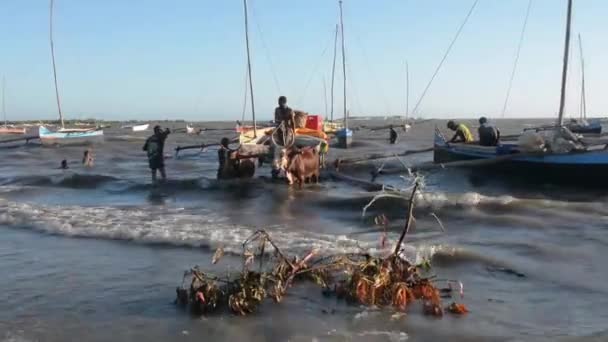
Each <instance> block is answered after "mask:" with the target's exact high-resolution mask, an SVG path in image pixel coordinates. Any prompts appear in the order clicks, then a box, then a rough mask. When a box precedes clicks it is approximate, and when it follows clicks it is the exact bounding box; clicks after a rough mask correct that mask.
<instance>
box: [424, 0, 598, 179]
mask: <svg viewBox="0 0 608 342" xmlns="http://www.w3.org/2000/svg"><path fill="white" fill-rule="evenodd" d="M571 11H572V0H568V22H567V28H566V47H565V52H564V54H565V57H564V68H563V72H562V94H561V102H560V112H559V119H558V122H557V125H556V126H554V127H549V128H536V129H535V130H536V131H540V130H543V129H544V130H546V131H548V132H549V131H551V132H552V133H553V134H559V132H560V130H562V131H563V130H565V131H566V133H567V131H568V130H567V126H564V125H563V123H562V120H563V109H564V98H565V88H566V87H565V84H566V73H567V65H568V59H567V57H568V48H569V37H570V18H571ZM578 143H580V145H581V148H577V149H573V150H571V151H570V152H565V153H559V152H544V151H542V150H541V151H542V152H533V153H529V152H526V148H525V147H522V146H520V144H518V143H505V142H503V143H501V144H499V146H479V145H476V144H474V143H466V144H465V143H449V142H448V141H447V139H446V138H445V137H444V136H443V135H442V134H441V132H440V131H439V129H437V128H436V129H435V136H434V155H433V161H434V162H435V163H440V164H445V165H446V166H448V165H449V163H450V162H457V163H453V165H454V164H459V166H460V167H463V166H468V167H471V168H473V167H474V168H475V170H479V171H483V172H485V171H489V172H491V174H492V175H501V176H503V178H507V177H508V178H512V179H513V178H517V177H521V179H526V180H538V181H541V182H546V183H554V184H576V185H592V186H598V185H603V186H608V177H606V175H608V150H606V149H605V147H606V146H608V139H601V138H598V139H592V138H587V139H585V138H578ZM462 161H471V162H470V163H463V162H462Z"/></svg>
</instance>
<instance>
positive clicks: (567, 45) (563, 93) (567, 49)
mask: <svg viewBox="0 0 608 342" xmlns="http://www.w3.org/2000/svg"><path fill="white" fill-rule="evenodd" d="M566 20H567V22H566V42H565V44H564V45H565V46H564V68H563V69H562V91H561V97H560V100H559V116H558V118H557V125H558V126H561V125H562V124H563V122H564V105H565V103H566V79H567V78H568V54H569V52H570V24H571V21H572V0H568V15H567V19H566Z"/></svg>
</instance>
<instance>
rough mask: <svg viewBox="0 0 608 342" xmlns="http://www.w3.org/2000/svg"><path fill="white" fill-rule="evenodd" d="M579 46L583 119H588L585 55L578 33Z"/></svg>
mask: <svg viewBox="0 0 608 342" xmlns="http://www.w3.org/2000/svg"><path fill="white" fill-rule="evenodd" d="M578 48H579V51H580V56H581V120H582V119H587V92H586V90H585V57H583V41H582V39H581V34H580V33H579V34H578Z"/></svg>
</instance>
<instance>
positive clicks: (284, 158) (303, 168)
mask: <svg viewBox="0 0 608 342" xmlns="http://www.w3.org/2000/svg"><path fill="white" fill-rule="evenodd" d="M280 168H281V169H282V170H283V171H284V172H285V177H287V181H288V183H289V184H290V185H291V184H293V183H294V181H296V182H298V186H299V187H300V189H301V188H302V185H303V184H304V181H306V180H307V179H309V180H310V181H311V182H312V181H313V179H314V182H315V183H318V182H319V147H318V146H317V147H308V148H303V149H298V148H296V147H290V148H288V149H285V150H283V151H282V153H281V159H280Z"/></svg>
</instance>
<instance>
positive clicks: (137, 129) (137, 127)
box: [121, 124, 150, 132]
mask: <svg viewBox="0 0 608 342" xmlns="http://www.w3.org/2000/svg"><path fill="white" fill-rule="evenodd" d="M149 127H150V124H143V125H135V126H122V127H121V128H122V129H130V130H132V131H133V132H142V131H145V130H147V129H148V128H149Z"/></svg>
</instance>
